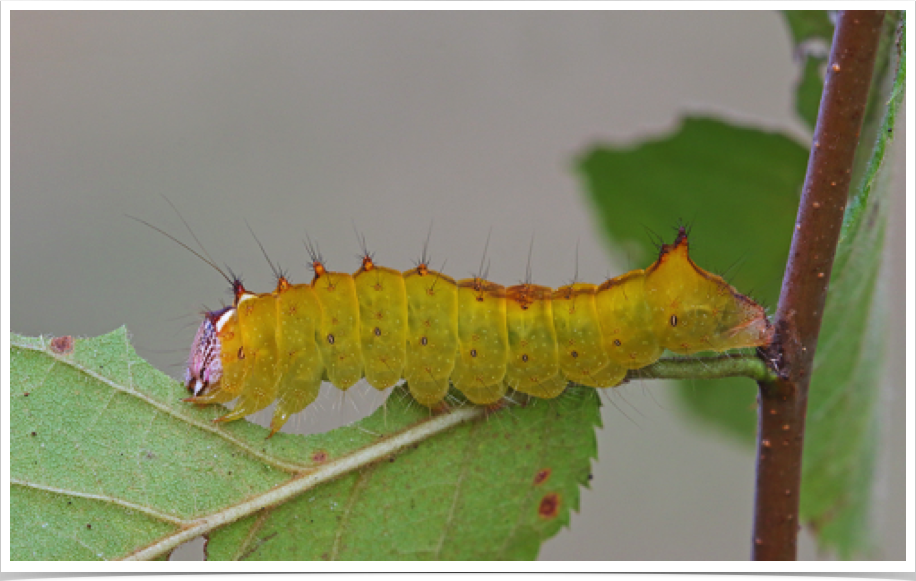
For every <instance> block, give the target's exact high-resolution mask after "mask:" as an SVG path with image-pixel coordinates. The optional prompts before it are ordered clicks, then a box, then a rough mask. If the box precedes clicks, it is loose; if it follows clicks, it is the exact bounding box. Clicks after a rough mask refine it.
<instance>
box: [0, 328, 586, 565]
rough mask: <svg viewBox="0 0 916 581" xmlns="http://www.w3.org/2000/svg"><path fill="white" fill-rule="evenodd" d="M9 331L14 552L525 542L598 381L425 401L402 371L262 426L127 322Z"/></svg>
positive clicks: (379, 550)
mask: <svg viewBox="0 0 916 581" xmlns="http://www.w3.org/2000/svg"><path fill="white" fill-rule="evenodd" d="M11 340H12V348H11V383H10V400H11V407H10V419H11V425H10V435H11V438H10V440H11V448H10V460H11V463H10V470H11V481H12V486H11V499H10V509H11V514H10V516H11V519H10V520H11V531H12V535H11V555H12V558H13V559H16V560H53V559H120V558H128V557H142V558H157V557H161V556H162V555H167V554H168V552H169V551H170V550H171V549H172V548H174V546H176V545H177V544H178V543H179V542H183V540H189V538H193V536H197V535H199V534H207V535H209V537H210V544H209V546H208V553H209V555H210V556H211V558H249V559H276V558H285V559H307V558H321V557H322V556H325V557H329V558H364V559H391V558H465V557H467V558H479V559H493V558H534V557H535V556H537V553H538V550H539V548H540V544H541V543H542V542H543V541H544V540H545V539H546V538H548V537H549V536H551V535H553V534H555V533H556V532H557V531H558V530H559V528H560V527H561V526H563V525H565V524H567V523H568V521H569V511H570V509H577V508H578V501H579V486H580V485H581V484H585V483H587V481H588V475H589V467H590V460H591V458H594V457H595V453H596V449H595V446H596V444H595V428H596V426H598V424H599V410H598V407H599V403H598V397H597V394H596V393H595V391H594V390H588V389H579V390H575V389H571V390H568V393H567V394H564V396H562V397H560V398H557V399H556V400H552V401H536V402H530V403H529V404H527V405H525V406H512V407H510V408H507V409H504V410H500V411H498V412H493V413H491V414H489V415H487V414H486V413H484V410H482V409H481V408H476V407H461V408H458V409H456V410H455V411H453V412H451V413H448V414H442V415H437V416H432V415H431V414H430V412H429V411H428V410H426V409H425V408H421V407H420V406H417V405H416V404H415V403H414V402H413V400H412V399H410V397H409V396H408V395H406V392H405V391H404V390H403V389H398V390H395V391H394V392H393V393H392V396H391V397H390V398H389V400H388V403H387V406H386V408H383V409H380V410H378V411H377V412H376V413H375V414H373V415H372V416H370V417H368V418H366V419H365V420H363V421H361V422H358V423H357V424H353V425H351V426H346V427H343V428H340V429H337V430H334V431H332V432H328V433H325V434H316V435H313V436H308V437H303V436H297V435H290V434H283V433H280V434H277V435H275V436H274V437H273V438H271V439H269V440H268V439H266V436H267V431H266V430H265V429H263V428H261V427H259V426H256V425H254V424H250V423H248V422H245V421H240V422H234V423H231V424H228V425H222V424H214V423H213V422H212V420H213V419H215V418H216V417H218V416H219V415H221V414H222V413H224V412H225V410H223V409H222V408H219V407H218V406H214V407H207V408H195V407H194V406H192V405H189V404H186V403H183V402H182V401H181V398H182V397H185V396H186V392H185V390H184V388H183V386H182V385H181V384H179V383H178V382H176V381H174V380H172V379H170V378H168V377H166V376H165V375H163V374H162V373H160V372H158V371H156V370H155V369H153V368H152V367H150V366H149V365H148V364H147V363H146V362H144V361H143V360H141V359H140V358H139V357H138V356H137V355H136V353H135V352H134V351H133V349H132V347H131V346H130V344H129V342H128V338H127V332H126V331H125V330H124V329H121V330H119V331H115V332H113V333H111V334H109V335H105V336H102V337H97V338H94V339H83V340H77V341H72V340H71V339H69V338H64V339H57V340H50V341H49V340H44V339H33V338H25V337H20V336H17V335H12V337H11ZM542 471H549V475H548V476H547V477H546V478H544V479H542V481H541V482H538V480H539V478H538V474H539V473H542ZM313 482H314V484H313ZM319 499H320V500H319ZM553 500H555V501H556V502H555V503H553ZM545 503H546V504H545ZM236 521H237V522H236ZM233 522H235V523H236V524H232V523H233ZM252 523H254V524H255V525H256V526H252ZM216 526H223V527H224V528H223V529H221V530H215V527H216ZM239 531H244V534H242V535H241V536H240V535H239ZM494 531H497V532H494ZM281 533H282V534H281ZM496 534H498V535H501V536H499V542H497V541H496V537H495V536H494V535H496ZM182 535H184V536H182ZM188 535H192V536H191V537H188ZM300 535H302V536H301V539H306V540H301V539H300ZM186 537H188V538H186ZM322 541H323V542H324V545H320V542H322ZM144 547H146V548H145V549H144V550H143V552H139V553H138V552H137V551H138V550H139V549H142V548H144ZM319 549H320V550H319Z"/></svg>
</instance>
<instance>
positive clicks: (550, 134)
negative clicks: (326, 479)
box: [10, 11, 905, 560]
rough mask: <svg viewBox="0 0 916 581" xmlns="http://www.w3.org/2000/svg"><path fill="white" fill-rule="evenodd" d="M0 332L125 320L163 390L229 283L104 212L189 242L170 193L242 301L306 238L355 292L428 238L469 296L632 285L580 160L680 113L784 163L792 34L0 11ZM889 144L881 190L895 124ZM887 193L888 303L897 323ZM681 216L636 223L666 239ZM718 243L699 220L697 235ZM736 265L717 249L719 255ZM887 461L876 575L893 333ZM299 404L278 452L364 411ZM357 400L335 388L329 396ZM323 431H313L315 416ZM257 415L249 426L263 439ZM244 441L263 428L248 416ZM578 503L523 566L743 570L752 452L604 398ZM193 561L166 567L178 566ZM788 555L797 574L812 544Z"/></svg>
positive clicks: (554, 22) (713, 20)
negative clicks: (772, 144) (744, 129)
mask: <svg viewBox="0 0 916 581" xmlns="http://www.w3.org/2000/svg"><path fill="white" fill-rule="evenodd" d="M11 22H12V55H11V56H12V79H11V81H12V82H11V87H12V118H11V126H12V152H11V155H12V165H11V168H12V171H11V179H12V196H11V209H12V218H13V220H12V223H13V224H12V231H11V247H12V252H11V261H12V269H11V270H12V272H15V273H16V274H15V277H14V278H13V279H12V280H11V293H12V300H11V306H13V310H12V313H11V319H10V325H11V329H12V330H13V331H15V332H17V333H22V334H29V335H37V334H42V333H44V334H54V335H65V334H71V335H83V336H92V335H98V334H101V333H105V332H108V331H111V330H113V329H115V328H117V327H119V326H120V325H127V326H128V328H129V329H130V331H131V332H132V334H133V340H134V344H135V346H136V348H137V350H138V352H139V353H140V355H141V356H143V357H145V358H146V359H148V360H150V361H151V362H152V363H153V364H154V365H156V366H157V367H159V368H160V369H163V370H166V371H168V372H169V373H171V374H172V375H174V376H178V375H179V374H180V372H181V367H182V364H183V362H184V359H185V357H186V353H187V349H188V346H189V345H190V342H191V339H192V338H193V334H194V331H195V327H196V323H197V320H198V315H197V313H198V312H199V311H200V310H201V308H202V307H203V306H207V307H211V308H213V307H217V306H219V304H220V302H221V301H228V300H229V295H228V294H227V292H226V288H225V287H226V284H225V282H224V281H223V280H222V279H221V278H220V277H219V275H217V274H216V273H215V272H213V271H212V270H211V269H209V268H208V267H206V266H205V265H203V264H202V263H201V262H200V261H198V260H197V259H196V258H194V257H193V256H192V255H191V254H190V253H188V252H186V251H184V250H181V249H180V248H178V247H177V246H176V245H174V244H173V243H172V242H170V241H169V240H167V239H165V238H164V237H162V236H161V235H159V234H157V233H155V232H152V231H151V230H149V229H147V228H145V227H144V226H142V225H140V224H138V223H137V222H134V221H131V220H129V219H127V218H125V217H124V214H131V215H135V216H139V217H141V218H143V219H145V220H148V221H150V222H152V223H153V224H156V225H158V226H160V227H163V228H165V229H167V230H169V231H171V232H173V233H175V234H177V235H179V236H181V237H182V238H185V239H188V236H187V234H186V232H185V231H184V230H183V227H182V225H181V223H180V221H179V220H178V219H177V218H176V217H175V215H174V214H173V213H172V211H171V210H170V209H169V207H168V205H167V204H166V202H164V201H163V200H162V198H161V197H160V194H164V195H167V196H168V197H169V199H171V200H172V201H173V202H174V203H175V204H176V205H177V206H178V207H179V208H180V209H181V211H182V213H183V214H184V216H185V217H186V218H187V219H188V221H189V222H190V223H191V224H192V225H193V228H194V231H195V232H196V234H197V236H198V237H199V238H200V239H201V240H202V241H203V242H204V244H205V246H206V247H207V249H208V250H209V251H210V253H211V254H212V255H213V256H214V258H215V259H216V260H217V261H219V262H220V263H221V264H222V263H226V264H229V265H230V266H231V267H232V268H233V269H234V270H236V271H237V272H240V273H242V274H243V275H244V276H245V279H246V281H247V282H248V283H249V286H250V287H252V289H253V290H261V291H263V290H270V288H271V287H272V284H273V280H272V275H271V273H270V270H269V268H268V266H267V263H266V262H265V260H264V259H263V257H262V256H261V255H260V251H259V250H258V248H257V245H256V244H255V242H254V241H253V239H252V237H251V235H250V234H249V233H248V231H247V229H246V228H245V224H244V220H245V219H247V220H248V222H249V223H250V224H251V226H252V228H253V229H254V230H255V232H256V233H257V234H258V236H259V238H260V239H261V241H262V242H263V243H264V245H265V247H266V248H267V250H268V252H269V253H270V256H271V257H272V258H273V259H274V261H275V262H278V263H280V265H282V266H283V267H286V268H288V269H289V270H290V272H291V276H292V279H293V280H294V281H296V282H307V281H308V280H310V274H309V273H308V271H307V268H306V263H307V256H306V254H305V251H304V248H303V245H302V243H301V240H302V239H303V238H304V237H305V235H306V234H308V235H309V236H310V237H311V238H312V239H313V240H316V241H318V243H319V244H320V246H321V250H322V252H323V253H324V257H325V259H326V260H327V263H328V264H329V266H330V267H331V268H333V269H339V270H355V269H356V267H357V265H358V263H357V260H356V258H355V255H356V254H357V252H358V250H359V247H358V244H357V242H356V237H355V235H354V233H353V229H354V227H355V228H356V229H358V230H359V232H360V233H362V234H364V235H365V237H366V240H367V242H368V244H369V247H370V248H371V249H372V250H373V251H375V252H376V259H377V261H378V262H379V263H381V264H384V265H387V266H392V267H395V268H401V269H406V268H408V267H409V266H410V265H411V264H412V261H413V260H414V259H415V258H417V257H418V256H419V253H420V250H421V247H422V244H423V241H424V239H425V238H426V233H427V230H428V228H429V226H430V223H432V224H433V228H432V239H431V245H430V249H431V252H432V256H433V263H434V264H435V265H439V264H441V261H443V260H445V259H447V260H448V263H447V265H446V267H445V269H444V270H445V271H446V272H448V273H449V274H452V275H454V276H457V277H464V276H465V275H468V274H470V273H471V272H472V271H475V270H476V268H477V264H478V262H479V259H480V255H481V251H482V249H483V245H484V240H485V239H486V236H487V233H488V231H489V230H490V228H491V227H492V228H493V233H492V239H491V242H490V250H489V256H490V257H491V259H492V267H491V269H490V277H491V278H492V279H493V280H495V281H498V282H501V283H505V284H514V283H515V282H517V281H518V280H520V279H522V278H523V277H524V275H525V265H526V261H527V255H528V245H529V242H530V240H531V238H532V235H533V236H534V251H533V258H532V269H533V278H534V280H535V281H536V282H538V283H542V284H548V285H551V286H559V285H561V284H564V283H565V282H567V281H568V280H569V279H570V278H571V277H572V275H573V259H574V255H575V249H576V245H577V243H578V248H579V275H580V277H581V278H582V279H584V280H590V281H600V280H602V279H603V278H604V277H605V276H606V275H608V274H619V273H621V272H624V271H625V270H627V261H628V260H629V261H630V262H631V264H632V266H640V267H641V266H643V265H644V264H643V263H647V261H648V259H649V258H648V257H634V256H632V255H630V256H629V257H627V256H625V255H624V254H623V253H621V252H619V251H617V252H615V250H614V248H613V247H612V246H611V245H610V244H609V242H608V241H607V240H606V239H604V238H603V236H602V235H601V234H600V233H599V232H597V231H596V229H595V225H596V222H595V221H594V220H593V219H592V217H591V216H590V212H589V211H590V207H589V204H588V201H587V199H586V198H585V196H584V194H583V192H582V191H581V190H580V187H579V183H578V182H577V179H576V178H575V176H574V174H573V173H572V171H571V168H572V161H573V158H574V156H575V155H577V154H579V153H581V152H583V151H584V149H585V148H587V147H588V146H589V145H590V144H593V143H595V142H596V141H598V140H604V141H607V142H614V143H635V142H637V141H639V140H642V139H645V138H647V137H651V136H658V135H661V134H664V133H667V132H670V131H671V130H673V129H674V128H675V127H676V126H677V124H678V119H679V118H680V116H682V115H684V114H687V113H706V114H715V115H718V116H720V117H723V118H726V119H729V120H732V121H735V122H738V123H742V124H748V125H753V126H757V127H762V128H767V129H777V130H781V131H784V132H787V133H788V134H790V135H792V136H794V137H796V138H797V139H799V140H800V141H801V142H805V141H806V140H807V139H808V137H809V136H808V134H807V132H806V130H805V128H804V126H803V125H802V124H801V122H800V121H799V120H798V119H797V118H796V116H795V114H794V113H793V84H794V81H795V77H796V74H797V67H796V65H795V63H794V62H793V58H792V49H791V46H790V39H789V36H788V31H787V28H786V27H785V26H784V24H783V21H782V19H781V17H780V16H779V15H778V14H775V13H769V12H699V13H669V12H651V13H650V12H646V13H640V12H580V13H554V12H538V13H505V12H495V13H480V12H477V13H475V12H471V13H454V12H434V13H417V12H397V13H395V12H389V13H380V12H371V13H360V12H341V13H323V12H318V13H316V12H309V13H306V12H301V13H285V12H272V13H249V12H221V13H201V12H155V13H153V12H19V11H17V12H14V13H13V14H12V21H11ZM898 127H899V128H898V132H897V143H898V148H897V155H898V158H899V160H900V163H901V165H900V166H899V167H901V168H902V167H903V165H902V160H903V149H904V148H903V147H902V144H903V143H904V142H905V135H904V123H903V122H901V123H900V125H899V126H898ZM903 175H904V174H903V171H900V172H899V178H900V179H899V180H898V184H899V185H898V187H897V191H896V192H895V200H894V204H895V206H896V208H897V209H898V211H895V212H893V213H892V216H894V218H895V219H896V220H897V222H894V223H893V224H892V225H891V232H890V235H891V240H890V242H889V244H888V254H887V262H886V265H887V268H886V271H885V272H886V276H885V280H886V282H887V287H888V288H889V289H890V290H893V291H894V292H893V294H888V296H887V300H889V301H892V302H893V304H892V305H891V312H904V306H903V301H904V290H903V289H904V286H905V285H904V278H903V277H904V266H903V260H904V256H905V254H904V247H903V237H902V233H903V222H902V221H903V215H904V211H903V209H904V203H903V200H904V196H903ZM679 218H691V216H686V217H685V216H670V217H668V219H667V220H666V221H665V222H663V223H659V224H651V225H648V226H649V227H651V228H653V229H654V230H656V231H660V232H668V228H669V226H670V225H672V224H674V223H676V221H677V220H678V219H679ZM715 228H716V225H715V224H711V223H705V222H704V221H703V212H702V208H697V215H696V218H695V225H694V236H695V237H698V238H699V239H702V236H703V231H704V230H713V229H715ZM747 250H748V249H744V248H735V258H736V259H737V258H740V257H741V256H742V255H743V254H745V253H746V252H747ZM888 333H889V337H890V339H891V341H890V349H891V352H890V354H889V359H888V365H887V376H886V378H885V379H884V392H883V393H884V394H885V396H884V397H883V400H884V402H885V404H886V406H885V414H886V416H885V420H884V421H883V425H884V427H885V434H884V435H885V436H886V438H887V440H886V447H885V448H884V449H883V450H882V459H881V462H880V467H881V474H880V475H879V480H878V490H877V495H878V499H877V504H876V507H877V510H876V514H875V520H876V526H877V528H878V533H879V539H878V541H879V546H878V551H877V553H876V554H875V555H874V557H875V558H883V559H903V558H905V556H904V538H905V534H904V525H905V521H904V513H905V511H904V510H902V508H903V507H904V506H905V502H904V450H905V448H904V444H903V434H904V422H905V414H904V406H903V405H902V404H903V403H904V395H903V386H904V379H903V342H902V341H901V340H899V339H900V338H902V336H903V317H895V318H892V321H891V328H890V329H888ZM370 392H371V390H370V388H368V387H365V386H363V389H357V392H356V393H355V395H350V394H348V395H347V399H346V400H345V401H343V402H342V400H341V397H340V394H339V392H337V391H336V390H333V389H331V388H329V387H328V386H326V387H325V393H324V395H323V396H322V398H321V400H320V401H319V402H318V403H317V404H316V405H315V406H314V407H313V408H310V409H309V410H308V411H307V412H306V413H304V414H302V415H301V416H300V417H297V418H294V419H293V421H291V422H290V424H289V425H288V428H287V429H294V430H299V431H303V432H313V431H323V430H326V429H329V428H330V427H332V426H333V425H334V424H337V423H340V422H348V421H352V420H353V419H356V418H357V417H359V416H361V415H365V414H368V413H370V412H371V411H372V409H373V408H374V406H377V405H378V404H379V403H380V402H381V398H380V397H379V395H378V394H375V393H370ZM351 393H353V392H351ZM316 410H317V411H316ZM266 417H269V416H266ZM261 419H262V420H263V419H265V418H261ZM603 419H604V429H603V430H601V431H599V434H598V437H599V456H600V459H599V462H598V463H597V464H596V465H595V466H594V480H593V481H592V489H591V490H586V491H583V493H582V500H581V513H580V514H576V515H574V516H573V518H572V526H571V528H570V529H568V530H564V531H562V532H561V533H560V534H559V535H557V536H556V537H555V538H553V539H551V540H550V541H548V542H547V543H546V544H545V545H544V547H543V549H542V551H541V558H542V559H625V560H642V559H683V560H697V559H699V560H705V559H735V560H744V559H746V558H747V557H748V555H749V544H750V543H749V537H750V530H751V517H752V499H753V481H754V465H753V452H752V450H750V449H746V448H743V447H740V446H738V445H737V444H735V443H734V442H732V441H730V440H728V439H726V438H725V437H723V436H721V435H720V434H719V433H718V432H715V431H711V430H709V429H707V428H706V427H704V426H703V425H700V424H699V423H697V422H695V421H686V422H685V421H683V420H684V416H683V414H681V413H679V412H678V410H677V409H676V408H675V406H674V402H673V400H672V399H671V398H670V397H669V388H668V387H667V386H666V385H665V384H664V383H662V382H642V383H635V384H633V385H629V386H625V387H623V388H621V389H619V390H616V391H614V392H612V393H610V394H609V399H608V398H606V405H605V407H604V411H603ZM200 554H201V543H200V542H194V543H190V544H189V545H188V546H186V547H184V548H183V549H182V550H181V551H179V552H177V553H176V554H175V555H174V556H173V558H199V557H200ZM800 556H801V557H802V558H806V559H812V558H829V557H830V555H819V554H818V553H817V552H816V549H815V547H814V543H813V541H812V540H811V538H810V537H809V536H807V535H805V536H804V538H803V541H802V547H801V555H800Z"/></svg>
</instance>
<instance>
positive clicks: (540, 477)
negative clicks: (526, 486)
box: [534, 468, 550, 486]
mask: <svg viewBox="0 0 916 581" xmlns="http://www.w3.org/2000/svg"><path fill="white" fill-rule="evenodd" d="M548 478H550V468H544V469H541V470H538V473H537V474H535V475H534V484H535V486H536V485H538V484H541V483H543V482H544V481H545V480H547V479H548Z"/></svg>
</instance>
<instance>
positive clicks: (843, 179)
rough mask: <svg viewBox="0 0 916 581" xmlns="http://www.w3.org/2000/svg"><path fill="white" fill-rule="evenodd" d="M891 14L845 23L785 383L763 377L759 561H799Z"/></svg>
mask: <svg viewBox="0 0 916 581" xmlns="http://www.w3.org/2000/svg"><path fill="white" fill-rule="evenodd" d="M883 20H884V12H883V11H844V12H841V13H839V15H838V19H837V24H836V29H835V32H834V36H833V46H832V48H831V53H830V59H829V61H828V63H827V75H826V79H825V82H824V92H823V95H822V96H821V104H820V111H819V113H818V118H817V125H816V127H815V129H814V139H813V142H812V145H811V153H810V156H809V158H808V170H807V174H806V176H805V184H804V188H803V190H802V195H801V202H800V204H799V209H798V217H797V219H796V222H795V233H794V236H793V238H792V247H791V249H790V251H789V258H788V262H787V264H786V272H785V276H784V278H783V283H782V291H781V293H780V297H779V306H778V307H777V311H776V318H775V322H774V325H775V328H776V337H775V341H774V343H773V345H772V346H771V347H770V348H769V349H768V351H767V353H766V355H765V356H766V358H767V359H768V360H769V363H770V364H771V365H772V366H773V368H774V369H775V370H776V372H777V374H778V379H777V380H775V381H772V382H761V383H759V395H758V404H759V405H758V428H757V483H756V498H755V507H754V531H753V539H752V556H753V559H754V560H793V559H795V558H796V549H797V538H798V530H799V527H800V523H799V520H798V507H799V500H800V499H799V492H800V488H801V470H802V448H803V444H804V433H805V414H806V411H807V404H808V385H809V383H810V381H811V370H812V366H813V363H814V355H815V349H816V347H817V337H818V333H819V332H820V327H821V318H822V314H823V310H824V302H825V300H826V297H827V287H828V284H829V281H830V272H831V268H832V265H833V258H834V255H835V253H836V246H837V241H838V240H839V235H840V228H841V226H842V222H843V214H844V211H845V210H846V204H847V200H848V193H849V186H850V179H851V171H852V165H853V158H854V157H855V152H856V146H857V145H858V141H859V132H860V130H861V128H862V119H863V117H864V114H865V106H866V101H867V99H868V91H869V87H870V86H871V78H872V72H873V69H874V63H875V54H876V51H877V47H878V38H879V36H880V33H881V25H882V22H883Z"/></svg>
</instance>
